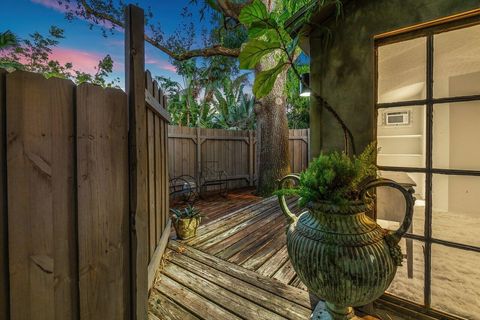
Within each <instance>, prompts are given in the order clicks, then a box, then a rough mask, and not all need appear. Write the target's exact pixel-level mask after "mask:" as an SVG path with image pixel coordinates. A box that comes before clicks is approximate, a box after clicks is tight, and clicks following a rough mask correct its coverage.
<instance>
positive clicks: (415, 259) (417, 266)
mask: <svg viewBox="0 0 480 320" xmlns="http://www.w3.org/2000/svg"><path fill="white" fill-rule="evenodd" d="M400 246H401V247H402V252H403V254H404V255H406V258H405V259H404V260H403V266H401V267H398V269H397V275H396V276H395V278H394V279H393V282H392V284H391V285H390V287H389V288H388V289H387V292H388V293H391V294H393V295H396V296H399V297H400V298H403V299H407V300H410V301H413V302H416V303H418V304H423V303H424V299H423V292H424V289H423V288H424V277H423V274H424V272H425V269H424V268H425V267H424V255H423V250H424V244H423V242H420V241H416V240H412V239H402V240H401V241H400Z"/></svg>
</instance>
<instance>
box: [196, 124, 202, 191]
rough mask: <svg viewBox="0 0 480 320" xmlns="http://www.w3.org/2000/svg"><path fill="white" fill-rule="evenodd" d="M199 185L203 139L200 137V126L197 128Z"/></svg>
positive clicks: (197, 177)
mask: <svg viewBox="0 0 480 320" xmlns="http://www.w3.org/2000/svg"><path fill="white" fill-rule="evenodd" d="M196 150H197V151H196V156H197V172H196V173H197V176H196V179H197V186H200V175H201V174H202V139H201V138H200V128H197V149H196Z"/></svg>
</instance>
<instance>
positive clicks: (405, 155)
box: [377, 106, 426, 168]
mask: <svg viewBox="0 0 480 320" xmlns="http://www.w3.org/2000/svg"><path fill="white" fill-rule="evenodd" d="M377 119H378V120H377V141H378V147H379V152H378V157H377V164H378V165H380V166H389V167H419V168H424V167H425V123H426V122H425V106H416V107H395V108H384V109H379V110H378V118H377Z"/></svg>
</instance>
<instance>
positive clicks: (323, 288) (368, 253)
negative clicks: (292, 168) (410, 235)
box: [279, 175, 415, 320]
mask: <svg viewBox="0 0 480 320" xmlns="http://www.w3.org/2000/svg"><path fill="white" fill-rule="evenodd" d="M290 179H293V180H298V179H299V178H298V177H297V176H295V175H289V176H287V177H285V178H283V179H282V180H281V181H280V182H279V183H280V186H283V184H284V182H285V181H287V180H290ZM379 186H387V187H391V188H395V189H398V190H399V191H400V192H402V194H403V195H404V197H405V201H406V214H405V220H404V221H403V223H402V225H401V226H400V228H399V230H397V231H395V232H394V231H387V230H384V229H382V228H381V227H380V226H379V225H378V224H377V223H376V222H375V221H373V220H372V219H370V218H369V217H368V216H367V214H366V213H367V212H369V211H371V210H372V208H373V205H374V200H373V198H372V197H371V196H370V195H369V194H368V193H367V190H370V189H372V188H374V187H379ZM361 199H362V200H359V201H355V202H351V203H350V204H349V205H347V206H342V207H339V206H336V205H333V204H331V203H328V202H323V203H322V202H316V203H309V204H308V205H307V208H308V210H307V211H306V212H304V213H302V214H301V215H300V216H298V217H296V216H295V215H294V214H292V213H291V212H290V210H289V209H288V207H287V204H286V201H285V198H284V196H282V195H280V196H279V201H280V205H281V208H282V211H283V212H284V214H285V215H286V217H287V219H288V220H289V223H290V225H289V227H288V229H287V247H288V254H289V256H290V260H291V262H292V265H293V267H294V269H295V271H296V272H297V274H298V276H299V278H300V279H301V280H302V282H303V283H304V284H305V285H306V286H307V288H308V289H309V290H310V291H311V292H312V293H314V294H315V295H317V296H318V297H319V298H321V299H323V300H325V303H322V304H321V305H319V307H317V308H316V309H315V311H314V313H313V315H312V317H311V319H322V320H323V319H325V320H326V319H335V320H343V319H355V318H356V317H355V315H354V313H353V308H352V307H357V306H363V305H366V304H368V303H370V302H372V301H374V300H376V299H377V298H379V297H380V296H381V295H382V294H383V292H384V291H385V290H386V289H387V288H388V286H389V285H390V283H391V282H392V280H393V278H394V276H395V273H396V270H397V266H398V265H401V263H402V259H403V255H402V253H401V250H400V247H399V245H398V243H399V241H400V239H401V237H402V236H403V235H404V234H405V232H406V231H407V230H408V228H409V226H410V224H411V220H412V215H413V206H414V201H415V200H414V198H413V196H412V194H411V191H407V190H406V189H405V188H403V187H402V186H400V185H399V184H397V183H396V182H394V181H391V180H386V179H378V180H375V181H372V182H370V183H368V184H367V185H366V186H365V188H364V191H363V192H362V194H361Z"/></svg>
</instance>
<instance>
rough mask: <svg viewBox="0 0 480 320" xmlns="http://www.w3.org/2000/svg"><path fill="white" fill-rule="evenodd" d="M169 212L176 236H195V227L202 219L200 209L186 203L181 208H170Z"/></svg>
mask: <svg viewBox="0 0 480 320" xmlns="http://www.w3.org/2000/svg"><path fill="white" fill-rule="evenodd" d="M170 212H171V214H172V222H173V226H174V228H175V231H176V232H177V237H179V238H180V239H182V240H186V239H190V238H192V237H195V235H196V234H197V228H198V226H199V225H200V221H201V220H202V216H201V212H200V210H198V209H197V208H195V207H193V206H192V205H188V206H187V207H185V208H183V209H170Z"/></svg>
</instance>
